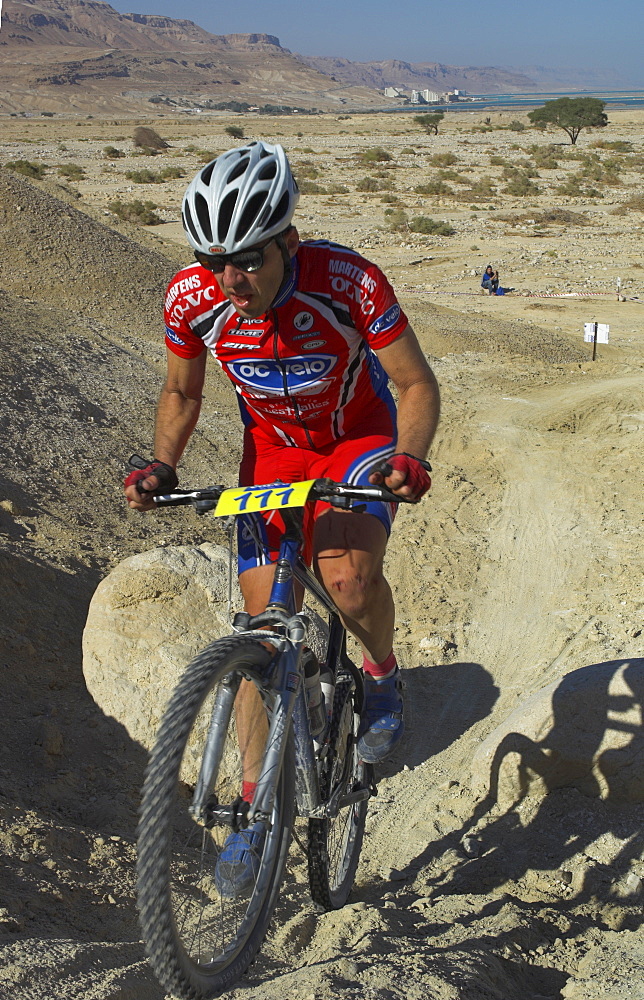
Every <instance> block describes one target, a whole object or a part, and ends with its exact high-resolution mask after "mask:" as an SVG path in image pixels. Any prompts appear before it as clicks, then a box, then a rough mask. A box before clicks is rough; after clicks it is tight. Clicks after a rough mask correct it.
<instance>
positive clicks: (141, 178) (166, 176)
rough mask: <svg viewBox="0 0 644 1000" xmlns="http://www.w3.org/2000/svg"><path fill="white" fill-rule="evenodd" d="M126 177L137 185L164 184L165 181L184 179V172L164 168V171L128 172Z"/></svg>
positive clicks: (145, 169) (179, 169) (173, 168)
mask: <svg viewBox="0 0 644 1000" xmlns="http://www.w3.org/2000/svg"><path fill="white" fill-rule="evenodd" d="M125 176H126V177H127V179H128V180H129V181H134V183H135V184H163V182H164V181H169V180H176V179H177V178H178V177H183V170H181V168H180V167H164V169H163V170H158V171H154V170H148V168H147V167H145V168H144V169H143V170H126V171H125Z"/></svg>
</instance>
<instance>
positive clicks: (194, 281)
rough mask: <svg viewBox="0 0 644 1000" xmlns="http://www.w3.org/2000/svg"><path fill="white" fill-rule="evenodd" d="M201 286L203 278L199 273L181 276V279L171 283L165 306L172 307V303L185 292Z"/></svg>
mask: <svg viewBox="0 0 644 1000" xmlns="http://www.w3.org/2000/svg"><path fill="white" fill-rule="evenodd" d="M200 287H201V278H200V277H199V275H198V274H189V275H188V276H187V278H181V280H180V281H175V283H174V285H170V288H168V294H167V295H166V297H165V307H166V309H170V308H171V306H172V303H173V302H174V301H175V300H176V299H177V298H178V296H179V295H182V294H183V293H184V292H191V291H192V289H193V288H200Z"/></svg>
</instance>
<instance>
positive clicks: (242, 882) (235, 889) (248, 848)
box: [215, 823, 266, 899]
mask: <svg viewBox="0 0 644 1000" xmlns="http://www.w3.org/2000/svg"><path fill="white" fill-rule="evenodd" d="M265 840H266V827H265V826H264V824H263V823H253V825H252V826H249V827H247V828H246V829H245V830H239V832H238V833H231V834H230V835H229V836H228V837H227V838H226V842H225V844H224V846H223V849H222V852H221V854H220V855H219V858H218V860H217V864H216V866H215V885H216V886H217V892H218V893H219V895H220V896H222V897H223V898H224V899H239V898H240V897H243V896H250V894H251V892H252V890H253V886H254V885H255V882H256V880H257V875H258V874H259V865H260V862H261V860H262V851H263V850H264V841H265Z"/></svg>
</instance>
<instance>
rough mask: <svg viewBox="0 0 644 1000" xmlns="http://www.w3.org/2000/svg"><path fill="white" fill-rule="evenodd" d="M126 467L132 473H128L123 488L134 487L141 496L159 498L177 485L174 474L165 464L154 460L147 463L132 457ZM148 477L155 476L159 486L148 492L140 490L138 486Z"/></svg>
mask: <svg viewBox="0 0 644 1000" xmlns="http://www.w3.org/2000/svg"><path fill="white" fill-rule="evenodd" d="M128 465H129V466H130V468H132V469H133V471H132V472H130V474H129V475H128V477H127V478H126V480H125V484H124V485H125V488H126V489H127V487H128V486H136V488H137V490H138V491H139V493H140V494H141V496H145V495H147V496H160V495H161V494H163V493H172V491H173V490H175V489H176V488H177V486H178V485H179V480H178V478H177V474H176V472H175V471H174V469H173V468H172V466H171V465H168V464H167V462H160V461H159V460H158V459H156V458H154V459H153V460H152V461H151V462H147V461H146V460H145V459H144V458H141V456H140V455H132V456H131V457H130V460H129V462H128ZM149 476H156V477H157V479H158V480H159V485H158V486H157V488H156V489H155V490H150V491H148V490H144V489H142V488H141V485H140V484H141V483H142V482H143V480H144V479H147V478H148V477H149Z"/></svg>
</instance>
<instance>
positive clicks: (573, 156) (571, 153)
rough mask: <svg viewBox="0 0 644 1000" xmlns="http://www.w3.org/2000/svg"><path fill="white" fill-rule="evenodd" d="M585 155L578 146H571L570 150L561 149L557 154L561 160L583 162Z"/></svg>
mask: <svg viewBox="0 0 644 1000" xmlns="http://www.w3.org/2000/svg"><path fill="white" fill-rule="evenodd" d="M587 155H588V154H587V153H585V152H584V150H583V149H581V148H580V147H579V146H571V147H570V149H562V150H560V152H559V157H560V159H562V160H585V159H586V156H587Z"/></svg>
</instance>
